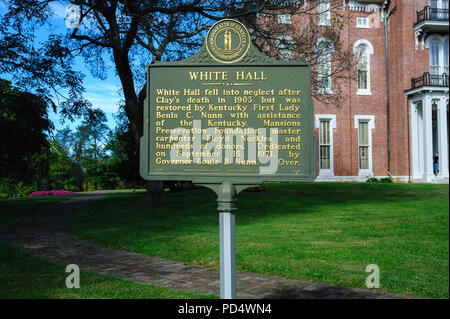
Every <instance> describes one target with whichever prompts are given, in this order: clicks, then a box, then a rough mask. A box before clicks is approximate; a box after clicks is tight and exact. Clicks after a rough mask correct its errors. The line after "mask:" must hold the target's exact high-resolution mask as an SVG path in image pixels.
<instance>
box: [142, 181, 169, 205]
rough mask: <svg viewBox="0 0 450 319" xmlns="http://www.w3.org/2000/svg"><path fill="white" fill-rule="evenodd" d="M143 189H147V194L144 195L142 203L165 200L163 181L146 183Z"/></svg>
mask: <svg viewBox="0 0 450 319" xmlns="http://www.w3.org/2000/svg"><path fill="white" fill-rule="evenodd" d="M145 188H146V189H147V192H146V193H145V196H144V198H143V199H142V200H143V201H153V200H164V199H166V196H165V193H164V182H163V181H146V182H145Z"/></svg>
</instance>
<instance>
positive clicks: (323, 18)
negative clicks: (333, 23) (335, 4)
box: [317, 0, 331, 25]
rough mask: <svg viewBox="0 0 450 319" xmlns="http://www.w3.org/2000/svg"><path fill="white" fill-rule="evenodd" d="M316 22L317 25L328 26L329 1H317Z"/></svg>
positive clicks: (329, 14)
mask: <svg viewBox="0 0 450 319" xmlns="http://www.w3.org/2000/svg"><path fill="white" fill-rule="evenodd" d="M317 13H318V21H317V25H329V24H330V18H331V12H330V0H319V2H318V6H317Z"/></svg>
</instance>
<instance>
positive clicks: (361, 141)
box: [355, 115, 375, 176]
mask: <svg viewBox="0 0 450 319" xmlns="http://www.w3.org/2000/svg"><path fill="white" fill-rule="evenodd" d="M355 128H356V129H358V168H359V175H360V176H369V175H372V174H373V173H372V130H373V129H374V128H375V117H374V116H373V115H355Z"/></svg>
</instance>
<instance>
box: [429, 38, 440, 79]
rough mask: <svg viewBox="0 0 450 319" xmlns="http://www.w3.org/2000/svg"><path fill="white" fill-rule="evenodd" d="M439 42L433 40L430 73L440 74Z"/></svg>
mask: <svg viewBox="0 0 450 319" xmlns="http://www.w3.org/2000/svg"><path fill="white" fill-rule="evenodd" d="M439 46H440V45H439V41H437V40H433V41H431V44H430V73H431V74H435V75H438V74H439V60H440V59H439Z"/></svg>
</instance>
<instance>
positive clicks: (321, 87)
mask: <svg viewBox="0 0 450 319" xmlns="http://www.w3.org/2000/svg"><path fill="white" fill-rule="evenodd" d="M315 50H316V52H317V55H318V57H317V71H318V79H317V80H318V91H319V94H332V93H333V92H332V91H331V54H332V53H333V52H334V44H333V42H332V41H331V40H329V39H326V38H320V39H319V40H317V42H316V47H315Z"/></svg>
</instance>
